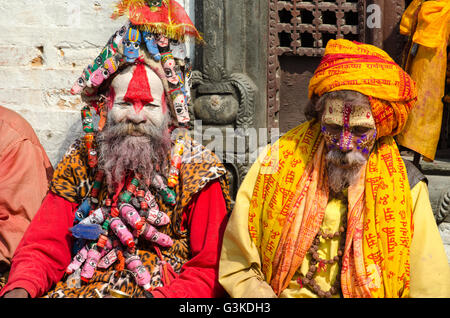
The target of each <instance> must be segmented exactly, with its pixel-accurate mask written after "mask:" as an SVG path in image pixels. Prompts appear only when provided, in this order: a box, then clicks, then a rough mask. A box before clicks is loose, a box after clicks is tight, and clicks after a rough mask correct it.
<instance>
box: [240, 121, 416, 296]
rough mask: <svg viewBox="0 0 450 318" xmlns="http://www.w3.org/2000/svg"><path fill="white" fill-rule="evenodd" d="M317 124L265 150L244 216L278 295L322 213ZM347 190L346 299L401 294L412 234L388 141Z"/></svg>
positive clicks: (403, 181) (402, 178) (405, 191)
mask: <svg viewBox="0 0 450 318" xmlns="http://www.w3.org/2000/svg"><path fill="white" fill-rule="evenodd" d="M324 148H325V146H324V141H323V138H322V137H321V134H320V124H319V123H318V122H317V121H315V120H313V121H310V122H306V123H304V124H302V125H300V126H298V127H296V128H294V129H293V130H291V131H290V132H288V133H287V134H286V135H284V136H283V137H281V138H280V139H279V140H278V141H277V142H276V143H275V144H274V145H273V146H272V148H271V149H270V151H269V153H268V155H267V156H266V158H265V159H264V161H263V163H262V166H261V171H260V174H259V175H258V178H257V181H256V185H255V190H254V193H253V196H252V199H251V206H250V211H249V233H250V236H251V237H252V239H253V241H254V243H255V245H256V246H257V247H258V248H259V250H260V253H261V257H262V270H263V273H264V274H265V279H266V280H267V282H269V284H270V285H271V286H272V288H273V289H274V291H275V293H276V294H277V295H279V294H280V293H281V291H282V290H284V289H285V288H286V287H287V285H288V284H289V282H290V281H291V279H292V277H293V276H294V274H295V272H296V271H297V269H298V267H299V266H300V265H301V264H302V262H303V260H304V258H305V256H306V253H307V251H308V249H309V248H310V246H311V244H312V241H313V240H314V237H315V236H316V234H317V232H318V230H319V228H320V226H321V224H322V221H323V217H324V215H325V210H326V206H327V203H328V181H327V174H326V167H325V160H324V156H325V154H324ZM362 169H364V171H365V173H364V172H363V173H361V177H360V179H359V181H358V183H357V184H356V185H352V186H351V187H350V188H349V199H348V201H349V207H348V209H349V213H348V216H347V218H348V220H347V224H348V225H347V234H346V235H347V236H346V245H345V250H344V256H343V267H342V275H341V277H342V284H341V286H342V292H343V294H344V296H345V297H407V296H408V294H409V268H410V264H409V247H410V242H411V236H412V230H413V229H412V223H411V211H412V210H411V194H410V189H409V183H408V179H407V176H406V168H405V166H404V163H403V160H402V159H401V157H400V153H399V151H398V149H397V146H396V144H395V142H394V140H393V138H392V137H383V138H381V139H379V140H378V141H377V143H376V145H375V149H374V150H373V152H372V153H371V155H370V157H369V160H368V163H367V168H366V167H363V168H362Z"/></svg>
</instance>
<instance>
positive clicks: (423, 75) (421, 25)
mask: <svg viewBox="0 0 450 318" xmlns="http://www.w3.org/2000/svg"><path fill="white" fill-rule="evenodd" d="M419 2H420V1H418V3H412V4H411V5H410V6H409V7H408V9H407V11H406V12H405V14H404V15H403V18H402V22H401V25H400V31H401V32H402V33H403V34H405V35H409V36H410V37H412V41H413V42H414V43H417V44H420V45H419V46H418V48H417V52H416V53H415V55H412V54H411V53H409V58H410V59H411V62H409V63H408V64H407V66H406V68H407V69H406V70H407V71H408V73H409V74H410V75H411V78H413V79H414V80H415V81H416V82H417V88H418V98H417V103H416V105H415V107H414V109H413V110H412V111H411V113H410V115H409V117H408V121H407V123H406V126H405V129H404V130H403V132H402V133H401V134H400V135H399V136H398V138H397V140H398V143H399V144H400V145H402V146H405V147H407V148H409V149H411V150H414V151H416V152H418V153H420V154H421V155H423V157H424V160H425V161H433V160H434V158H435V155H436V149H437V146H438V143H439V138H440V131H441V124H442V114H443V110H444V104H443V102H442V98H443V97H444V95H445V79H446V69H447V45H448V38H449V36H450V1H425V2H423V3H422V5H421V6H418V4H419Z"/></svg>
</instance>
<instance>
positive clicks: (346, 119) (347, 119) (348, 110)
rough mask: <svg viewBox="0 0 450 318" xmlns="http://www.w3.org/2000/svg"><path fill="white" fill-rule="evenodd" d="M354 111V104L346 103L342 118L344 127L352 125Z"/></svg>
mask: <svg viewBox="0 0 450 318" xmlns="http://www.w3.org/2000/svg"><path fill="white" fill-rule="evenodd" d="M351 113H352V106H351V105H349V104H345V105H344V111H343V112H342V119H343V121H344V127H345V128H349V127H350V114H351Z"/></svg>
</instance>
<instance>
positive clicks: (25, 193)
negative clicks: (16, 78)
mask: <svg viewBox="0 0 450 318" xmlns="http://www.w3.org/2000/svg"><path fill="white" fill-rule="evenodd" d="M0 136H1V138H0V261H3V262H6V263H7V264H10V262H11V258H12V257H13V254H14V252H15V250H16V248H17V246H18V244H19V242H20V240H21V239H22V236H23V234H24V232H25V230H26V229H27V228H28V225H29V224H30V221H31V219H32V218H33V217H34V215H35V214H36V212H37V211H38V209H39V207H40V205H41V203H42V200H43V198H44V196H45V194H46V193H47V189H48V182H49V181H50V179H51V176H52V173H53V167H52V165H51V163H50V161H49V159H48V157H47V154H46V153H45V150H44V148H43V147H42V145H41V144H40V142H39V139H38V138H37V136H36V134H35V133H34V131H33V128H32V127H31V126H30V125H29V124H28V123H27V122H26V121H25V120H24V119H23V118H22V117H21V116H19V115H18V114H17V113H15V112H13V111H11V110H9V109H6V108H3V107H1V106H0Z"/></svg>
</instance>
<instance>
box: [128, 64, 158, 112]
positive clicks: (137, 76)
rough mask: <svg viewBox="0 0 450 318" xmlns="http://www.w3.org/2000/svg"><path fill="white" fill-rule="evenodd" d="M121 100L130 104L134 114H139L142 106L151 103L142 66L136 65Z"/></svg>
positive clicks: (150, 93)
mask: <svg viewBox="0 0 450 318" xmlns="http://www.w3.org/2000/svg"><path fill="white" fill-rule="evenodd" d="M123 100H124V101H125V102H129V103H132V104H133V107H134V110H135V111H136V113H139V112H140V111H141V110H142V108H144V105H146V104H148V103H150V102H153V96H152V92H151V89H150V85H149V84H148V78H147V72H146V71H145V66H144V64H142V63H138V64H137V66H136V69H135V70H134V72H133V77H132V78H131V81H130V83H129V84H128V89H127V93H126V94H125V97H124V98H123Z"/></svg>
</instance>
